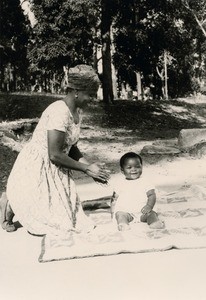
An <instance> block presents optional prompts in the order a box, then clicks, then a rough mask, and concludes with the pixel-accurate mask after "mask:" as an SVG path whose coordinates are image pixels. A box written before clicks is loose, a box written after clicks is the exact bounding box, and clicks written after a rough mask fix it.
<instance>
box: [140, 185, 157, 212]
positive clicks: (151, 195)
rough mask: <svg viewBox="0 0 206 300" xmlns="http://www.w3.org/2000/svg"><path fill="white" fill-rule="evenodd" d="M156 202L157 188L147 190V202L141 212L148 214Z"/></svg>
mask: <svg viewBox="0 0 206 300" xmlns="http://www.w3.org/2000/svg"><path fill="white" fill-rule="evenodd" d="M155 203H156V193H155V190H154V189H152V190H149V191H148V192H147V204H146V205H145V206H144V207H143V208H142V210H141V212H142V213H143V214H148V213H150V212H151V211H152V209H153V207H154V206H155Z"/></svg>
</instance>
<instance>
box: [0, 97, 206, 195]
mask: <svg viewBox="0 0 206 300" xmlns="http://www.w3.org/2000/svg"><path fill="white" fill-rule="evenodd" d="M27 105H28V104H27ZM15 107H16V108H15V110H17V109H18V106H15ZM19 109H20V108H19ZM38 109H39V108H38ZM33 111H34V108H33ZM11 115H12V111H11ZM30 116H31V117H36V115H31V112H30ZM37 116H38V115H37ZM7 119H10V118H9V116H8V115H7ZM13 119H14V120H13V122H14V123H15V122H18V120H17V119H16V118H15V117H14V118H13ZM9 124H11V123H10V122H8V121H7V120H5V121H4V120H2V122H1V123H0V133H1V137H2V131H1V130H2V128H4V131H3V134H6V135H8V136H10V137H12V138H14V140H15V142H16V143H19V144H20V145H22V144H24V143H25V137H24V136H23V135H22V133H23V132H21V130H20V131H11V130H10V129H9V128H10V127H9ZM205 124H206V97H202V98H200V99H196V98H192V97H191V98H187V99H179V100H171V101H168V102H163V101H159V102H158V101H150V102H148V101H147V102H134V101H133V102H128V101H117V102H116V104H115V105H111V106H110V107H108V108H105V107H104V106H103V105H102V104H101V103H95V104H93V105H91V106H90V107H89V108H88V109H87V110H86V112H85V114H84V119H83V123H82V130H81V137H80V141H79V148H80V149H81V151H82V152H83V153H84V155H85V157H86V158H87V159H88V160H89V161H91V162H95V161H96V162H104V163H105V164H106V166H107V168H109V169H110V170H111V173H112V174H116V173H118V172H119V163H118V162H119V159H120V157H121V155H122V154H123V153H125V152H127V151H135V152H138V153H141V150H142V149H143V147H144V146H146V145H152V144H153V143H161V142H163V143H167V144H168V143H170V144H172V145H173V146H177V143H178V136H179V132H180V130H181V129H185V128H203V127H205V126H206V125H205ZM2 126H3V127H2ZM1 137H0V138H1ZM17 155H18V152H17V151H14V150H13V149H12V146H11V145H8V144H7V145H5V143H4V142H2V139H1V142H0V169H1V172H0V192H2V191H4V190H5V188H6V182H7V178H8V175H9V173H10V170H11V168H12V166H13V163H14V161H15V159H16V157H17ZM143 159H144V165H145V166H146V167H147V166H150V167H152V169H153V170H154V169H155V168H156V170H160V168H161V170H162V172H163V173H164V172H166V169H171V168H172V166H175V168H178V166H179V165H180V164H181V162H182V161H184V162H185V161H188V163H189V162H190V163H192V162H193V160H194V157H193V158H191V157H188V155H186V156H185V154H183V153H181V154H175V155H173V154H172V155H171V154H168V155H167V154H166V155H163V154H160V155H158V154H156V155H149V154H148V155H147V154H144V155H143ZM197 162H198V163H196V165H201V162H200V161H199V160H198V161H197ZM178 163H179V164H178ZM150 169H151V168H150ZM74 177H75V179H76V180H83V181H85V180H87V178H86V177H85V175H84V174H82V173H79V172H76V173H75V174H74Z"/></svg>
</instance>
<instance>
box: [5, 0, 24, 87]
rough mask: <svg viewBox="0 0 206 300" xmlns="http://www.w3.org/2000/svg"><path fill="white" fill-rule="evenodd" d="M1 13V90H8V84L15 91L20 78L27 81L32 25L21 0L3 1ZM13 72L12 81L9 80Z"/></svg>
mask: <svg viewBox="0 0 206 300" xmlns="http://www.w3.org/2000/svg"><path fill="white" fill-rule="evenodd" d="M0 11H1V13H0V29H1V32H0V51H1V53H0V55H1V70H0V71H1V88H2V89H6V84H7V82H8V84H9V85H10V84H11V83H12V87H11V88H12V89H15V85H16V81H17V79H18V77H19V80H24V81H25V80H26V73H27V72H26V71H27V68H26V64H27V62H26V55H27V45H28V40H29V32H30V23H29V21H28V19H27V17H26V16H25V15H24V14H23V11H22V9H21V5H20V1H19V0H1V3H0ZM11 70H13V72H12V80H9V78H7V77H9V73H11Z"/></svg>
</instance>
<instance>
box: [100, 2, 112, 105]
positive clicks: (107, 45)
mask: <svg viewBox="0 0 206 300" xmlns="http://www.w3.org/2000/svg"><path fill="white" fill-rule="evenodd" d="M101 7H102V20H101V37H102V71H103V76H102V88H103V101H104V102H105V104H110V103H111V102H113V100H114V95H113V88H112V66H111V37H110V33H111V23H112V17H111V10H110V1H109V0H102V1H101Z"/></svg>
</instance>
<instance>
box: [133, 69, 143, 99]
mask: <svg viewBox="0 0 206 300" xmlns="http://www.w3.org/2000/svg"><path fill="white" fill-rule="evenodd" d="M135 74H136V78H137V99H138V100H142V81H141V74H140V72H135Z"/></svg>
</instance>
